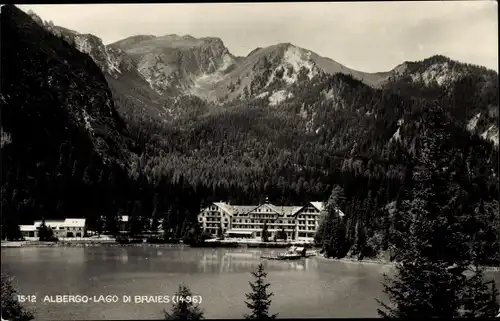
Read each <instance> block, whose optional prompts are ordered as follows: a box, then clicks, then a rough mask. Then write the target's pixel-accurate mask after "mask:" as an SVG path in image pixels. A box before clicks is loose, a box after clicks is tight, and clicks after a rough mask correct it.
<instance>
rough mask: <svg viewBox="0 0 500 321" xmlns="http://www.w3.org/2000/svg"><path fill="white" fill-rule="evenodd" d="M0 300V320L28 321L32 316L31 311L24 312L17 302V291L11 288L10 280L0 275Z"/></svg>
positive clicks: (4, 275)
mask: <svg viewBox="0 0 500 321" xmlns="http://www.w3.org/2000/svg"><path fill="white" fill-rule="evenodd" d="M1 292H2V294H1V299H2V302H1V304H2V306H1V311H2V320H12V321H29V320H33V319H34V316H33V313H31V311H28V310H26V309H25V308H24V307H23V306H21V304H20V303H19V301H18V300H17V291H16V290H15V289H14V287H13V286H12V282H11V278H10V277H9V276H8V275H7V274H5V273H2V274H1Z"/></svg>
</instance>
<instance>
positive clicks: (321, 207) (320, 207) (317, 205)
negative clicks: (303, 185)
mask: <svg viewBox="0 0 500 321" xmlns="http://www.w3.org/2000/svg"><path fill="white" fill-rule="evenodd" d="M309 203H311V205H312V206H314V207H315V208H316V209H317V210H318V211H320V212H321V211H323V210H324V209H325V206H324V205H323V202H309Z"/></svg>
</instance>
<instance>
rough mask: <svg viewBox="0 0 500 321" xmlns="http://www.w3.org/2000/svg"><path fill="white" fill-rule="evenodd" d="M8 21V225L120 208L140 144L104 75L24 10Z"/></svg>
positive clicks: (10, 13) (4, 20) (11, 11)
mask: <svg viewBox="0 0 500 321" xmlns="http://www.w3.org/2000/svg"><path fill="white" fill-rule="evenodd" d="M0 17H1V27H2V35H1V37H2V38H1V41H2V46H1V49H2V51H1V61H2V66H3V68H2V75H1V81H2V82H1V84H2V93H1V95H2V97H1V98H2V118H1V120H2V122H1V125H2V127H1V133H2V146H1V163H2V187H1V189H2V190H1V195H2V196H1V197H2V225H3V226H6V225H8V224H15V223H18V222H29V221H31V220H33V219H39V218H41V217H47V218H50V217H66V216H68V215H69V216H83V215H91V214H90V213H93V212H95V211H97V210H98V208H100V207H101V206H112V200H111V198H106V197H104V196H103V194H102V193H103V192H102V191H103V190H104V189H106V190H108V191H109V193H111V194H112V195H118V194H119V193H121V191H119V189H120V187H121V186H123V181H124V180H126V177H127V176H126V175H127V172H128V171H129V170H130V165H131V164H132V159H133V151H134V150H135V147H134V146H135V142H134V141H133V140H132V139H130V137H129V134H128V130H127V128H126V124H125V123H124V121H123V119H122V118H121V117H120V116H119V115H118V113H117V112H116V110H115V108H114V106H113V100H112V96H111V92H110V90H109V88H108V86H107V83H106V80H105V78H104V76H103V74H102V72H101V70H100V69H99V68H98V67H97V66H96V64H95V63H94V61H93V60H92V59H91V58H90V57H88V56H87V55H85V54H83V53H81V52H80V51H78V50H76V49H75V48H74V47H72V46H70V45H69V44H68V43H66V42H64V41H63V40H61V39H59V38H57V37H56V36H54V35H52V34H50V33H48V32H47V31H46V30H45V29H43V28H41V27H39V26H38V25H37V24H36V23H35V22H34V21H33V20H32V19H31V18H30V17H29V16H28V15H26V14H25V13H24V12H22V11H20V10H19V9H17V8H16V7H14V6H12V5H5V6H3V7H2V12H1V16H0ZM97 183H99V184H100V187H99V188H97V186H96V184H97ZM97 200H100V201H101V202H102V203H101V204H99V205H97V203H96V202H97ZM69 213H71V214H69Z"/></svg>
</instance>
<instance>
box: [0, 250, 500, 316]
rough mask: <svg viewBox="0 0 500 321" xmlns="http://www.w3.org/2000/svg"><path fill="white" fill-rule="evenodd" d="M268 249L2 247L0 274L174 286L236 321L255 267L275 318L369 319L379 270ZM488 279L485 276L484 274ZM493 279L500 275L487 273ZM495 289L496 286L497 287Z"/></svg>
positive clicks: (104, 290) (37, 289) (72, 308)
mask: <svg viewBox="0 0 500 321" xmlns="http://www.w3.org/2000/svg"><path fill="white" fill-rule="evenodd" d="M270 252H272V251H269V250H258V249H213V250H212V249H206V248H203V249H191V248H153V247H109V248H108V247H88V248H85V247H82V248H77V247H74V248H73V247H68V248H64V247H57V248H7V249H5V248H4V249H2V260H1V264H2V270H5V271H6V272H7V273H9V274H11V275H12V276H14V277H15V279H14V285H15V286H16V288H17V289H19V291H20V293H21V294H30V295H31V294H34V295H37V296H38V297H42V296H43V295H60V294H79V295H89V296H92V295H97V296H99V295H109V294H116V295H119V296H120V297H121V296H123V295H131V296H134V295H172V294H173V293H174V292H175V291H176V290H177V289H178V285H179V283H185V284H187V285H188V286H189V287H190V288H191V289H192V290H193V292H195V293H196V294H198V295H201V296H202V297H203V303H202V308H203V309H204V310H205V315H206V317H207V318H241V317H242V315H243V314H244V313H247V312H248V311H247V307H246V306H245V303H244V301H245V293H246V292H248V291H249V290H250V288H249V285H248V282H249V281H251V280H252V276H251V275H250V272H252V271H253V270H255V268H256V267H257V266H258V264H259V263H260V262H263V263H264V265H265V268H266V272H268V282H269V283H271V287H270V291H272V292H274V294H275V295H274V296H273V303H272V306H271V312H272V313H276V312H279V313H280V317H283V318H291V317H304V318H308V317H322V318H333V317H339V318H344V317H377V312H376V311H377V308H378V307H379V306H378V304H377V302H376V301H375V298H378V299H382V300H383V299H384V295H383V293H382V285H381V281H383V278H382V274H383V273H389V274H391V272H392V269H391V267H390V266H386V265H376V264H358V263H355V262H354V263H345V262H336V261H331V260H326V259H323V258H309V259H301V260H298V261H274V260H262V259H261V258H260V257H261V255H262V254H264V253H270ZM491 275H492V274H490V276H491ZM493 275H494V277H495V278H496V280H497V282H500V273H496V274H493ZM499 285H500V284H499ZM28 307H32V308H35V309H36V312H37V315H38V320H82V319H87V320H88V319H93V320H109V319H161V318H162V317H163V309H164V308H169V307H170V306H169V305H165V304H163V305H162V304H126V303H116V304H99V303H92V304H80V305H78V304H74V305H71V304H70V305H68V304H54V303H52V304H50V303H40V302H38V303H36V304H35V305H33V306H28Z"/></svg>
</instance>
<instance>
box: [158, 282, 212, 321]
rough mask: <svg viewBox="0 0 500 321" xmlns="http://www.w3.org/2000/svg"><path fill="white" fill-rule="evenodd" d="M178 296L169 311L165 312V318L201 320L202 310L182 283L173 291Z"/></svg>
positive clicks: (202, 317) (195, 298) (194, 297)
mask: <svg viewBox="0 0 500 321" xmlns="http://www.w3.org/2000/svg"><path fill="white" fill-rule="evenodd" d="M175 297H177V298H178V300H177V302H175V303H174V304H173V306H172V309H171V310H170V312H167V311H164V312H165V320H203V319H205V317H204V312H203V310H201V309H200V307H199V303H198V302H196V301H197V297H196V296H195V295H193V293H192V292H191V290H190V289H189V288H188V287H187V286H185V285H184V284H181V285H179V290H178V291H177V292H176V293H175Z"/></svg>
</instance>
